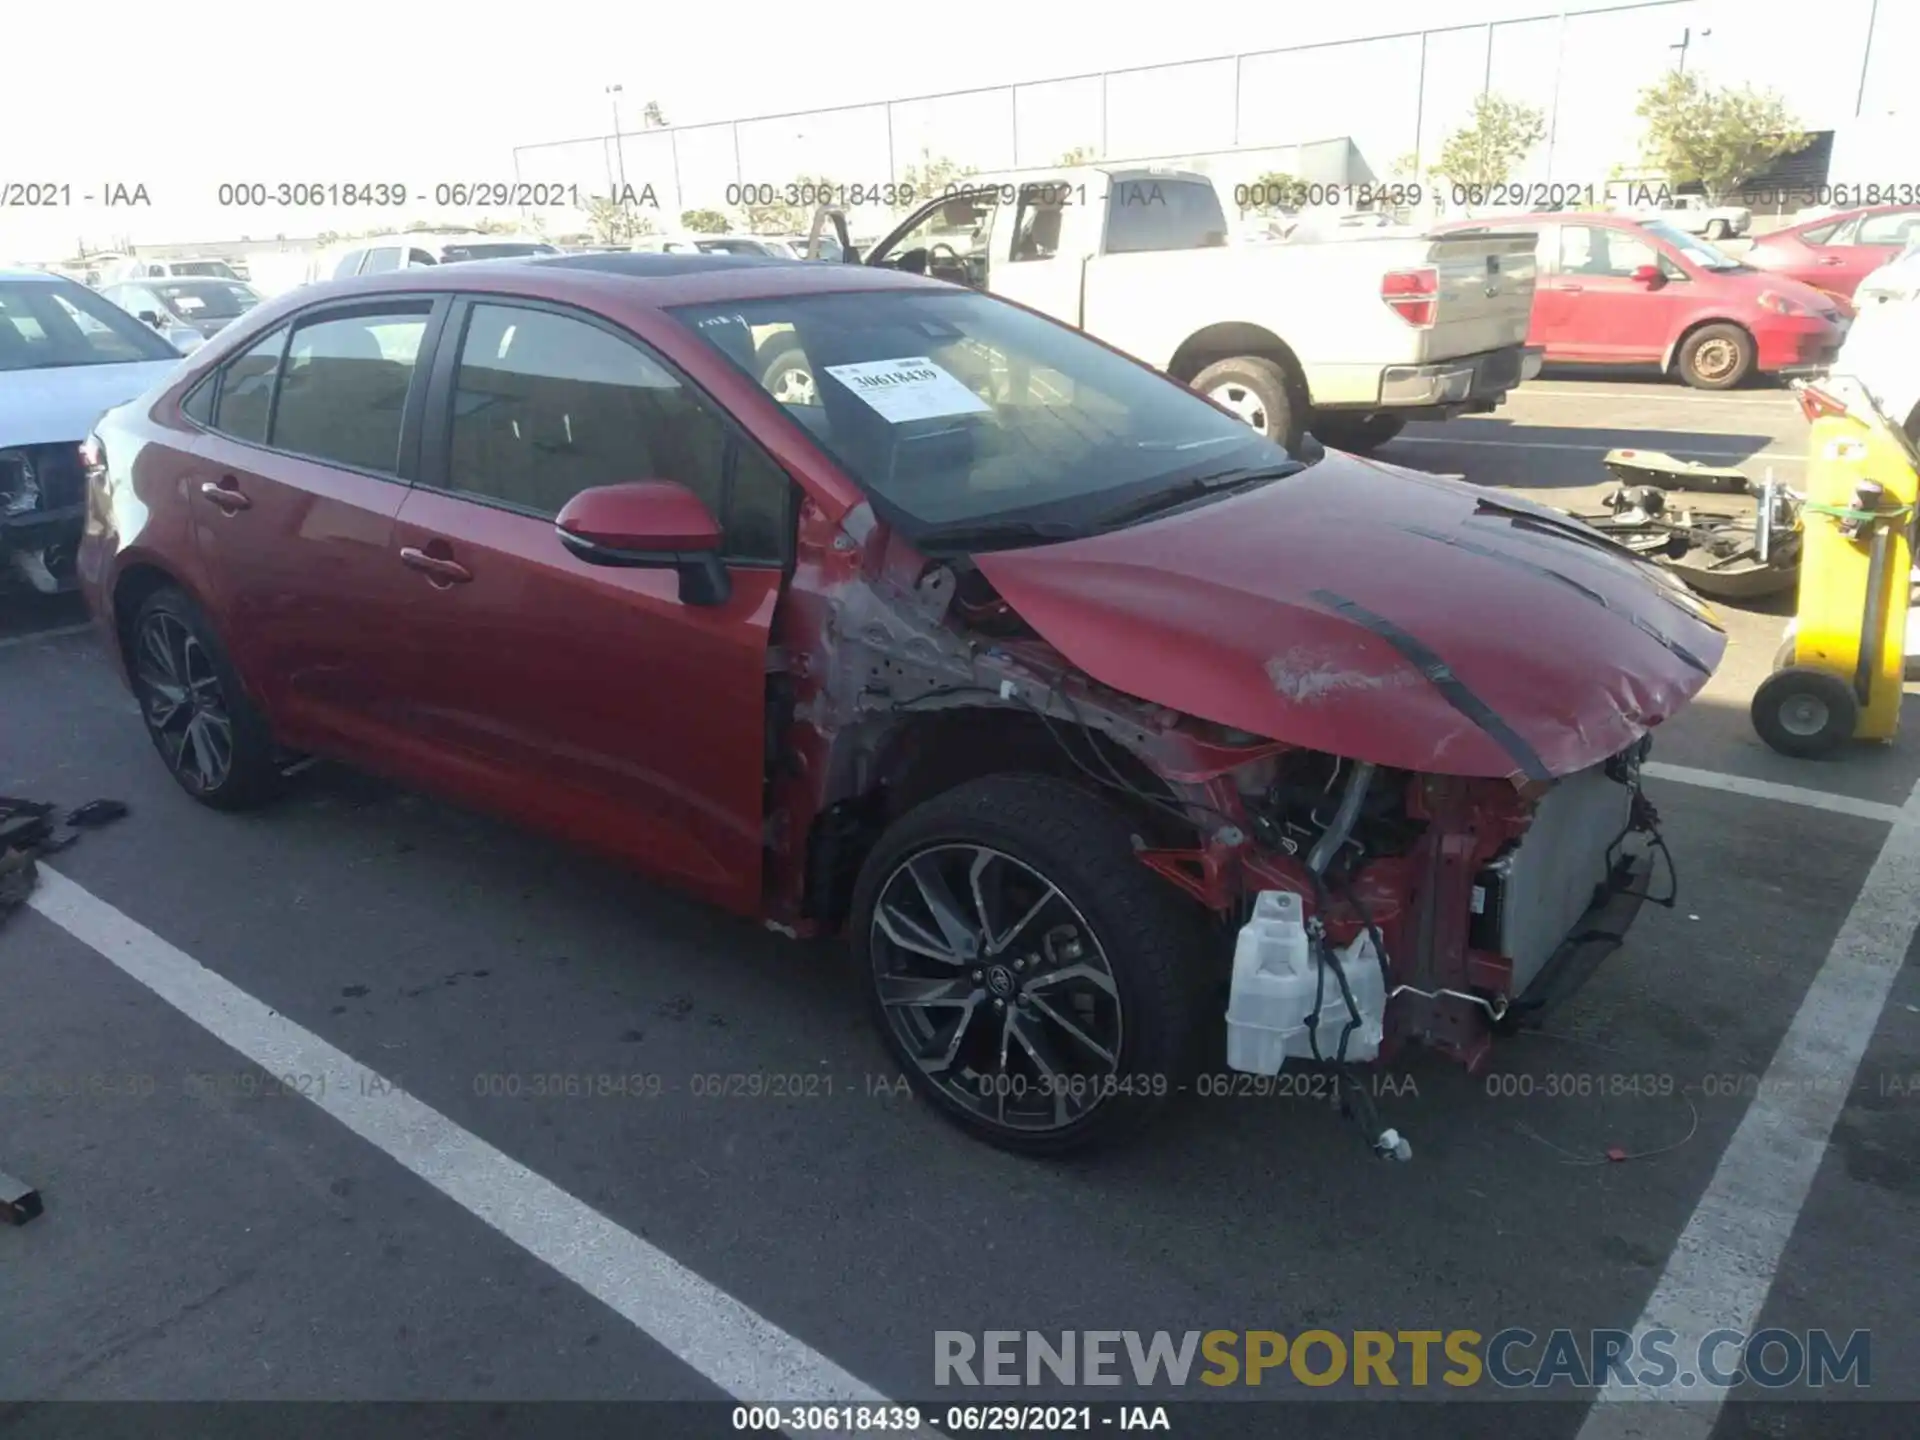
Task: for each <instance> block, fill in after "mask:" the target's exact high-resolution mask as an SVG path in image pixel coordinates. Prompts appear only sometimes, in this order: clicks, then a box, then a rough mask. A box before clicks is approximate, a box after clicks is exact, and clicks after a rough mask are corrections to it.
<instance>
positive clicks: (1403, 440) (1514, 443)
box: [1386, 435, 1807, 465]
mask: <svg viewBox="0 0 1920 1440" xmlns="http://www.w3.org/2000/svg"><path fill="white" fill-rule="evenodd" d="M1386 443H1387V444H1389V445H1482V446H1487V447H1489V448H1491V449H1495V450H1580V451H1584V452H1586V453H1587V454H1590V455H1604V454H1606V452H1607V451H1609V450H1623V449H1624V450H1640V449H1646V448H1648V447H1646V446H1640V445H1624V446H1623V445H1572V444H1569V443H1567V442H1566V441H1564V440H1468V439H1464V438H1460V439H1456V438H1455V437H1454V436H1451V435H1398V436H1395V437H1394V438H1393V439H1392V440H1389V441H1387V442H1386ZM1661 453H1662V454H1664V455H1672V456H1675V457H1677V458H1679V459H1683V460H1684V459H1687V458H1689V457H1690V458H1692V459H1695V460H1727V461H1731V462H1732V463H1734V464H1736V465H1738V464H1747V463H1751V464H1754V465H1804V464H1806V463H1807V457H1806V456H1804V455H1769V454H1767V453H1765V452H1764V451H1762V452H1760V453H1758V454H1755V453H1751V452H1749V453H1748V454H1745V455H1742V454H1739V453H1737V452H1735V451H1731V450H1664V451H1662V452H1661Z"/></svg>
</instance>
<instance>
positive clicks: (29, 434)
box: [0, 270, 200, 594]
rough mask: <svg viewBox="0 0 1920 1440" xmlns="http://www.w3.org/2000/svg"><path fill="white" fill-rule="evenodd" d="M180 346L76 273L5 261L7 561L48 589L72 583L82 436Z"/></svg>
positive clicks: (82, 497) (0, 552)
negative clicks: (71, 276) (69, 274)
mask: <svg viewBox="0 0 1920 1440" xmlns="http://www.w3.org/2000/svg"><path fill="white" fill-rule="evenodd" d="M199 338H200V337H199V336H197V335H196V336H195V337H194V339H195V340H196V341H198V339H199ZM180 353H181V352H180V351H179V349H177V348H176V347H175V346H173V345H170V344H168V343H167V341H166V340H165V339H163V338H162V337H161V336H159V335H156V334H155V333H154V332H153V331H152V330H150V329H148V328H147V326H145V325H143V324H142V323H141V322H140V321H138V320H136V319H134V318H133V316H131V315H129V314H127V312H126V311H124V310H122V309H120V308H119V307H118V306H117V305H113V304H111V303H110V302H108V301H107V300H105V299H103V298H101V297H100V296H99V295H97V294H95V293H94V292H93V291H92V290H90V289H88V288H87V287H86V286H85V285H82V284H81V283H80V282H79V281H77V280H69V279H68V278H66V277H65V276H63V275H49V274H46V273H44V272H42V271H38V270H0V568H4V569H5V570H7V571H9V572H11V573H12V574H14V575H17V576H20V577H22V578H24V579H25V580H26V582H27V583H28V584H29V585H31V586H32V587H33V588H34V589H35V590H38V591H40V592H42V593H43V594H54V593H57V592H59V591H62V590H68V589H72V588H73V587H74V585H75V575H74V568H73V567H74V553H75V551H76V550H77V548H78V547H79V544H80V530H81V524H82V521H83V519H84V517H85V514H86V474H85V471H84V469H83V467H82V464H81V458H80V446H81V443H82V442H83V441H84V440H85V439H86V438H87V434H88V432H89V431H91V430H92V429H93V422H94V421H96V420H98V419H99V418H100V416H101V415H102V414H104V413H105V412H106V411H108V410H111V409H112V408H113V407H114V406H116V405H119V404H123V403H124V402H126V401H128V400H131V399H133V398H134V397H135V396H137V395H139V394H140V393H142V392H143V391H145V390H146V389H148V388H149V387H150V386H152V385H154V384H155V383H157V382H158V381H159V380H161V379H162V378H164V377H165V376H167V375H169V374H171V373H172V371H173V368H174V366H176V365H178V364H179V363H180Z"/></svg>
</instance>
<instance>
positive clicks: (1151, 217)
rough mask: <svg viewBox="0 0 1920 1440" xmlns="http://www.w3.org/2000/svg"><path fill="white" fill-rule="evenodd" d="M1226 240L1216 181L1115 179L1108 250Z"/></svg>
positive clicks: (1199, 246)
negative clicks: (1213, 183) (1215, 189)
mask: <svg viewBox="0 0 1920 1440" xmlns="http://www.w3.org/2000/svg"><path fill="white" fill-rule="evenodd" d="M1226 243H1227V217H1226V215H1225V213H1224V212H1222V210H1221V209H1220V196H1219V195H1218V194H1217V193H1215V191H1214V188H1213V186H1211V185H1208V184H1204V183H1202V182H1200V181H1198V180H1155V179H1151V178H1148V179H1142V180H1116V181H1114V182H1113V185H1112V188H1111V189H1110V190H1109V192H1108V195H1107V246H1106V248H1107V253H1108V254H1109V255H1129V254H1139V253H1141V252H1143V251H1149V250H1205V249H1210V248H1212V247H1214V246H1218V245H1225V244H1226Z"/></svg>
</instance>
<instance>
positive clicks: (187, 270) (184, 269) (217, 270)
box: [168, 260, 240, 280]
mask: <svg viewBox="0 0 1920 1440" xmlns="http://www.w3.org/2000/svg"><path fill="white" fill-rule="evenodd" d="M168 268H169V269H170V270H172V272H173V273H174V274H175V275H213V276H218V277H219V278H220V279H222V280H238V279H239V278H240V277H239V276H238V275H236V274H234V273H233V267H232V266H231V265H229V264H227V262H226V261H224V260H176V261H174V262H173V264H172V265H171V266H169V267H168Z"/></svg>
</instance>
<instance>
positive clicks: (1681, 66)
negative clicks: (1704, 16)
mask: <svg viewBox="0 0 1920 1440" xmlns="http://www.w3.org/2000/svg"><path fill="white" fill-rule="evenodd" d="M1711 34H1713V31H1711V30H1702V31H1701V32H1700V38H1701V39H1702V40H1704V39H1706V38H1707V37H1708V36H1709V35H1711ZM1692 44H1693V27H1691V26H1688V27H1686V28H1685V29H1683V30H1681V32H1680V43H1679V44H1678V45H1669V46H1668V47H1667V48H1668V49H1669V50H1677V51H1678V52H1679V54H1680V59H1679V61H1678V63H1676V64H1675V65H1674V67H1673V68H1674V70H1675V72H1677V73H1678V74H1681V75H1684V74H1686V73H1687V50H1688V49H1689V47H1691V46H1692Z"/></svg>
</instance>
